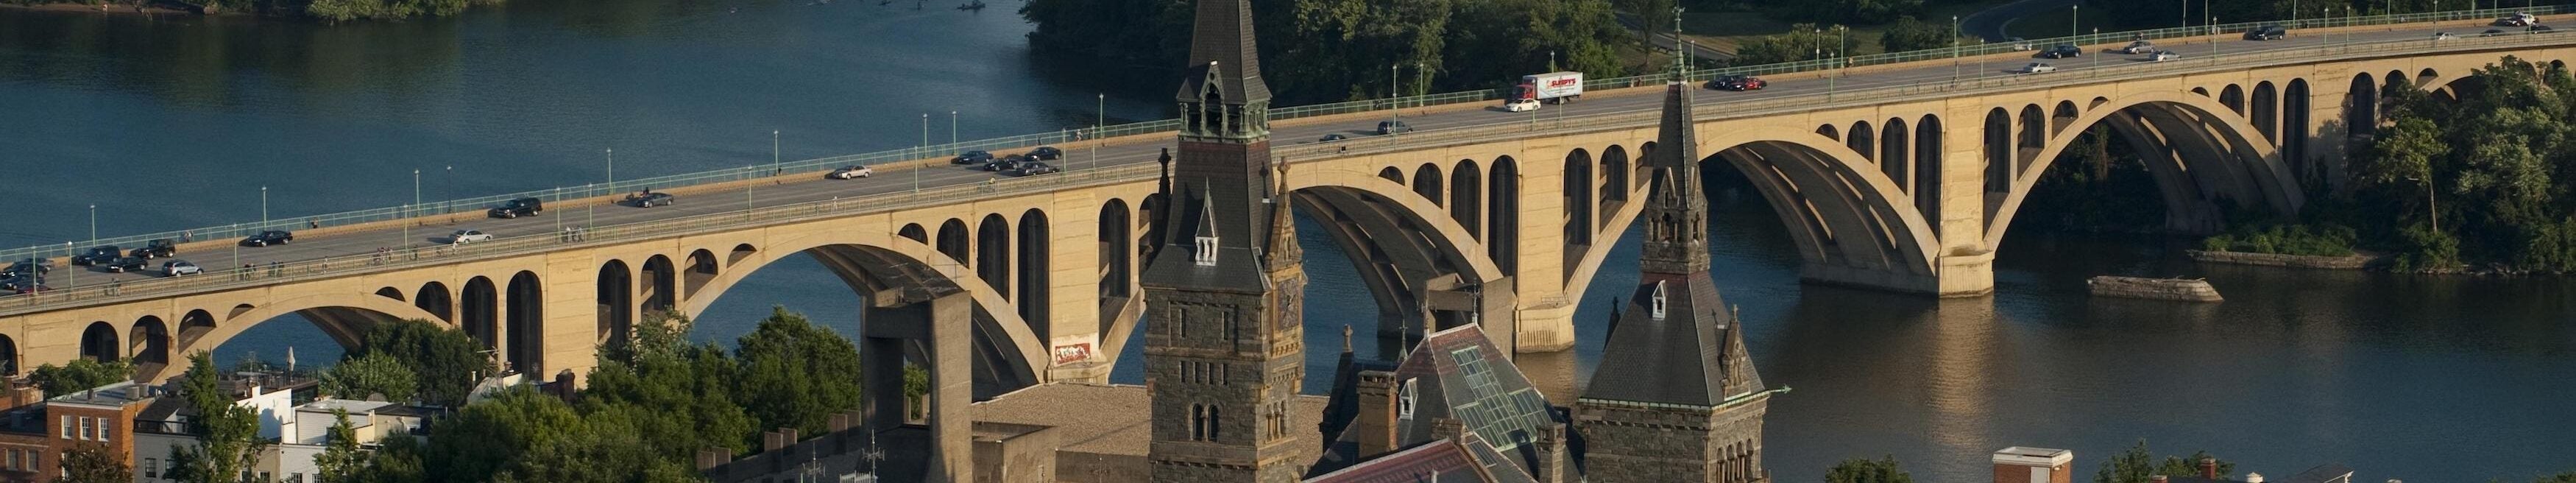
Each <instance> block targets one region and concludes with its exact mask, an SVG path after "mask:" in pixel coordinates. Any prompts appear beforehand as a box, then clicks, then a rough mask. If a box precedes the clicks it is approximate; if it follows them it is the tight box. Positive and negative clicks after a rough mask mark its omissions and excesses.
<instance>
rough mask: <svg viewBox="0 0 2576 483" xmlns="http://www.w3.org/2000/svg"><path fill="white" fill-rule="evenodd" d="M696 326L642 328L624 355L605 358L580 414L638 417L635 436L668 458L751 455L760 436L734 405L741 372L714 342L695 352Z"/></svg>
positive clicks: (656, 323)
mask: <svg viewBox="0 0 2576 483" xmlns="http://www.w3.org/2000/svg"><path fill="white" fill-rule="evenodd" d="M688 325H689V321H688V319H686V318H680V317H670V318H655V319H651V320H646V321H644V323H641V324H637V326H636V327H635V329H634V330H635V332H634V333H635V334H636V335H635V337H633V341H632V342H631V343H619V344H616V345H618V346H622V347H625V348H624V349H617V350H611V351H606V352H603V355H602V356H601V357H600V359H601V360H600V363H599V367H598V368H597V369H594V370H592V371H591V374H590V379H589V383H590V384H589V386H588V387H585V388H583V389H582V392H581V404H579V405H578V406H579V409H580V410H581V413H582V414H584V415H600V414H603V413H617V414H622V415H630V416H632V417H631V422H630V423H628V424H629V425H631V426H633V428H632V431H631V432H632V433H634V434H635V435H637V436H638V437H640V438H642V439H641V440H642V442H643V443H644V444H645V446H646V447H647V448H648V449H651V450H653V451H654V452H655V453H656V454H659V455H661V456H663V457H665V458H671V459H685V458H688V457H689V456H690V455H693V454H695V452H696V451H697V450H698V449H700V448H708V447H718V448H728V449H732V450H734V451H735V452H738V453H739V452H744V451H745V450H747V449H748V448H750V443H751V441H752V440H753V439H754V438H755V437H756V435H757V434H758V431H757V430H756V429H754V428H753V426H752V425H753V420H752V418H751V415H750V414H749V413H746V412H744V410H743V407H742V405H741V404H738V403H736V402H734V401H735V398H734V396H733V392H734V391H735V383H736V382H737V381H738V380H737V379H736V374H737V372H738V371H739V366H738V365H737V363H736V362H735V361H734V360H733V359H732V358H730V357H727V356H726V355H725V353H724V350H723V349H720V348H717V347H715V346H714V345H712V344H710V345H702V346H690V345H689V344H688V340H687V327H688ZM642 415H650V416H649V417H646V416H642Z"/></svg>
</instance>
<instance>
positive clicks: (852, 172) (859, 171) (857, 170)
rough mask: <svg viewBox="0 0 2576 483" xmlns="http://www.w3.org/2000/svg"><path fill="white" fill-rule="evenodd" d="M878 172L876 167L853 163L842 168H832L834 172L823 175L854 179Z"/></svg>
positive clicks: (832, 177)
mask: <svg viewBox="0 0 2576 483" xmlns="http://www.w3.org/2000/svg"><path fill="white" fill-rule="evenodd" d="M876 174H877V170H876V168H870V167H866V166H856V165H852V166H842V167H841V169H835V170H832V174H827V175H823V177H825V178H831V179H852V178H865V177H869V176H875V175H876Z"/></svg>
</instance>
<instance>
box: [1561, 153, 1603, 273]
mask: <svg viewBox="0 0 2576 483" xmlns="http://www.w3.org/2000/svg"><path fill="white" fill-rule="evenodd" d="M1592 164H1593V160H1592V152H1591V151H1587V150H1584V149H1583V148H1574V149H1573V150H1572V151H1568V152H1566V153H1565V168H1564V169H1565V170H1564V171H1562V172H1560V173H1561V174H1560V175H1561V176H1563V183H1562V186H1560V187H1559V188H1560V189H1563V190H1565V192H1564V196H1563V198H1564V199H1563V201H1562V202H1561V204H1560V205H1559V206H1563V207H1565V220H1564V222H1563V223H1562V224H1561V228H1562V230H1563V231H1564V237H1565V244H1567V245H1575V246H1592V232H1593V230H1595V229H1596V228H1595V227H1597V226H1599V225H1595V224H1593V222H1592V210H1593V207H1594V203H1593V200H1595V199H1598V197H1596V196H1594V195H1593V193H1592V187H1593V183H1595V181H1594V180H1593V177H1592ZM1578 251H1580V250H1570V251H1567V252H1566V253H1567V254H1568V255H1572V254H1574V253H1576V252H1578ZM1569 265H1570V264H1569Z"/></svg>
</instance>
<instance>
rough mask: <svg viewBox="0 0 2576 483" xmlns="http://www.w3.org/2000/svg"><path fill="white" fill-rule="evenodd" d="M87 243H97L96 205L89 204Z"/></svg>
mask: <svg viewBox="0 0 2576 483" xmlns="http://www.w3.org/2000/svg"><path fill="white" fill-rule="evenodd" d="M89 244H91V245H97V244H98V205H97V204H91V205H89Z"/></svg>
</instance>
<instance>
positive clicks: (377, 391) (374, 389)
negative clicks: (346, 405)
mask: <svg viewBox="0 0 2576 483" xmlns="http://www.w3.org/2000/svg"><path fill="white" fill-rule="evenodd" d="M321 385H322V393H323V394H327V395H330V396H331V397H336V398H341V399H366V398H368V397H370V396H375V395H383V396H384V397H385V400H387V401H410V400H411V399H412V396H414V395H416V394H417V393H418V392H419V388H420V375H419V374H417V373H413V372H412V371H411V367H409V366H404V365H403V362H402V361H401V360H397V359H394V357H393V356H392V355H388V354H385V353H381V352H379V353H373V354H367V355H364V356H359V357H357V358H353V359H348V360H344V361H340V364H339V365H336V366H331V369H330V370H325V371H322V377H321Z"/></svg>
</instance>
